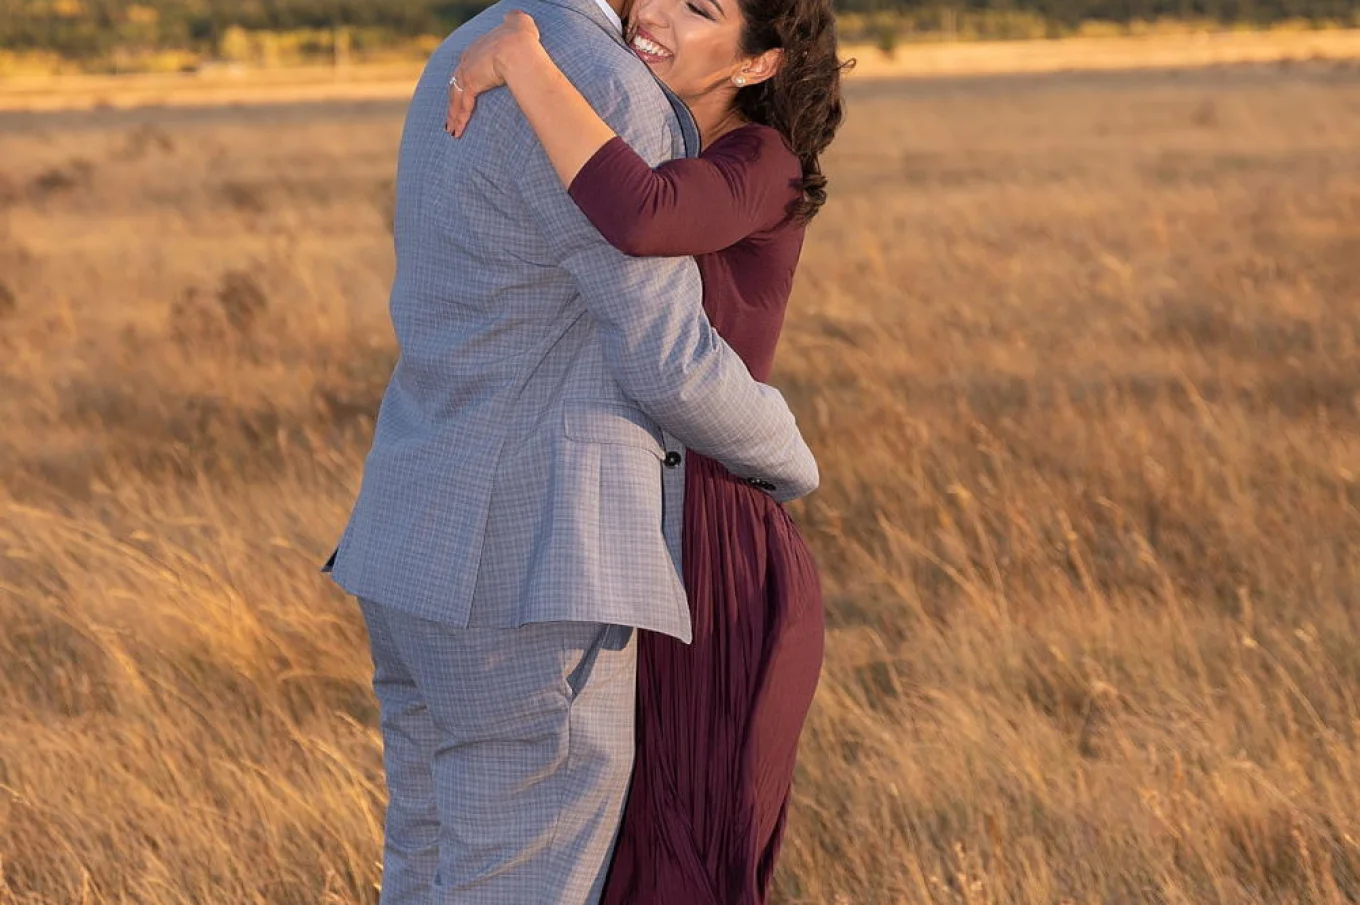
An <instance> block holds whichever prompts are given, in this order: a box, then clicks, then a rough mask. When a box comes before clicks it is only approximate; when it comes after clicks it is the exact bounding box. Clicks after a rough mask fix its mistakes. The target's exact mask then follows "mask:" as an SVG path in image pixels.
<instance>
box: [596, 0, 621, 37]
mask: <svg viewBox="0 0 1360 905" xmlns="http://www.w3.org/2000/svg"><path fill="white" fill-rule="evenodd" d="M595 2H596V3H598V4H600V9H602V10H604V14H605V15H606V16H608V17H609V21H610V22H613V23H614V27H615V28H617V29H618V30H619V34H623V20H622V19H620V18H619V14H618V13H616V12H614V7H612V6H610V5H609V3H608V2H607V0H595Z"/></svg>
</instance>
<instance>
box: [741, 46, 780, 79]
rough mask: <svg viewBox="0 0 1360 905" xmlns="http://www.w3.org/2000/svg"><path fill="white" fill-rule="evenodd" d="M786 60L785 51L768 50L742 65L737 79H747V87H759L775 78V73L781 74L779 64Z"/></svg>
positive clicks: (776, 48)
mask: <svg viewBox="0 0 1360 905" xmlns="http://www.w3.org/2000/svg"><path fill="white" fill-rule="evenodd" d="M783 59H784V51H783V50H780V49H779V48H778V47H775V48H773V49H771V50H767V51H765V52H764V53H762V54H761V55H760V56H758V57H752V58H751V59H749V60H747V61H746V62H745V63H743V64H742V65H741V68H740V69H739V70H738V71H737V77H738V78H741V79H745V82H744V84H746V85H759V84H760V83H761V82H767V81H769V80H770V79H772V78H774V76H775V73H777V72H779V64H780V63H781V62H782V61H783Z"/></svg>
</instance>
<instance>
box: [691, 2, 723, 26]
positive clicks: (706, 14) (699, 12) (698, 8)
mask: <svg viewBox="0 0 1360 905" xmlns="http://www.w3.org/2000/svg"><path fill="white" fill-rule="evenodd" d="M685 5H686V6H688V7H689V11H690V12H692V13H695V14H696V15H700V16H703V17H704V18H705V19H707V20H708V21H710V22H716V21H717V20H716V19H714V18H713V14H712V13H710V12H709V11H708V10H706V9H704V8H703V7H701V6H699V5H697V4H694V3H686V4H685Z"/></svg>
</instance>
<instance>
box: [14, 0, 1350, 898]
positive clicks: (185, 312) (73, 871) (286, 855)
mask: <svg viewBox="0 0 1360 905" xmlns="http://www.w3.org/2000/svg"><path fill="white" fill-rule="evenodd" d="M19 5H20V6H21V7H23V6H26V7H28V8H29V9H30V12H31V11H32V9H33V8H36V6H37V5H38V4H35V3H32V2H28V3H26V4H24V3H21V4H19ZM1201 5H1202V4H1197V3H1191V2H1188V0H1187V3H1186V4H1185V6H1186V7H1187V9H1189V8H1191V7H1193V9H1190V11H1191V12H1195V11H1196V10H1198V9H1199V7H1200V6H1201ZM44 6H45V8H46V9H47V10H48V12H53V11H55V12H61V10H63V9H66V10H67V11H68V12H69V11H70V9H77V8H83V6H82V4H80V3H74V5H72V2H67V0H53V2H50V3H46V4H45V5H44ZM209 6H211V4H209ZM1265 6H1266V4H1264V3H1261V4H1260V6H1259V7H1257V8H1258V9H1260V8H1264V7H1265ZM1294 6H1295V7H1297V6H1299V4H1297V3H1295V4H1294ZM1331 6H1332V7H1335V9H1336V10H1338V11H1339V13H1344V14H1348V15H1350V14H1353V6H1352V4H1350V3H1341V2H1335V3H1332V4H1331ZM147 8H148V9H150V8H151V7H147ZM213 8H217V7H213ZM242 8H243V9H244V8H249V6H248V5H243V6H242ZM15 9H16V7H15V3H14V0H8V5H7V6H0V10H4V11H5V12H4V14H3V15H0V36H4V37H3V41H5V42H8V43H7V44H6V43H0V51H5V52H9V53H10V56H11V58H12V59H17V58H18V57H20V56H23V57H24V58H25V59H27V60H29V61H30V62H32V59H33V58H35V57H36V56H40V55H41V54H47V55H49V56H48V61H49V63H51V62H52V61H57V64H56V65H55V66H49V67H48V70H49V71H50V70H51V69H53V68H56V69H62V68H63V67H65V68H66V69H68V70H70V69H86V70H90V71H91V74H87V75H83V76H69V75H68V76H66V77H65V78H62V79H54V78H53V77H52V76H51V75H42V74H30V75H29V76H25V77H23V78H20V77H19V76H8V77H5V78H3V79H0V107H9V108H11V112H0V903H3V905H38V903H43V905H47V903H152V905H169V903H186V905H188V903H213V905H216V903H222V905H237V903H259V905H303V903H334V905H352V903H373V902H374V901H375V900H376V893H375V884H376V883H377V881H378V865H377V861H378V858H379V845H380V818H381V809H382V800H383V789H382V782H381V772H380V763H379V753H380V751H379V739H378V735H377V731H376V728H375V712H374V705H373V701H372V698H371V695H370V692H369V689H368V671H369V666H368V662H367V655H366V648H365V639H364V636H363V629H362V625H361V623H360V620H359V618H358V615H357V612H356V610H355V608H354V606H353V605H352V604H351V603H350V602H349V601H348V600H346V599H345V598H344V597H343V596H342V595H341V594H340V593H338V592H337V591H336V590H335V589H334V588H333V587H331V586H330V585H329V584H328V583H327V582H326V581H324V580H323V579H322V578H321V577H320V576H318V575H317V574H316V568H317V566H318V564H319V562H320V561H321V559H322V558H323V557H324V555H325V554H326V552H328V550H329V548H330V545H331V543H332V542H333V541H334V539H335V538H336V536H337V534H338V532H339V530H340V528H341V526H342V524H343V520H344V518H345V516H346V514H347V511H348V506H349V504H350V502H351V500H352V495H353V493H354V490H355V488H356V486H357V479H358V477H359V473H360V464H361V459H362V456H363V454H364V452H365V450H366V446H367V442H368V438H369V436H370V431H371V429H372V424H373V415H374V413H375V411H376V406H377V402H378V399H379V395H380V393H381V391H382V388H383V385H384V383H385V381H386V378H387V376H388V373H389V369H390V367H391V365H392V361H393V356H394V349H393V342H392V338H391V333H390V329H389V326H388V323H387V319H386V311H385V302H386V293H387V288H388V281H389V278H390V276H391V269H392V252H391V237H390V233H389V222H390V217H391V205H392V176H393V167H394V160H395V147H396V142H397V138H398V132H399V128H400V119H401V115H402V103H401V95H402V94H403V93H404V92H406V91H408V90H409V80H408V79H409V76H410V74H411V72H412V71H413V70H411V69H410V64H409V63H402V62H400V61H398V63H394V64H389V65H391V66H398V65H400V66H406V67H407V68H406V69H393V68H388V69H382V70H381V71H382V72H383V75H382V76H381V77H377V76H372V77H370V75H371V73H372V72H374V71H376V70H375V69H374V68H373V67H377V66H378V64H377V63H374V62H372V61H370V62H369V63H362V64H361V63H358V62H348V63H346V64H345V66H347V67H350V68H348V69H346V70H345V74H344V75H340V74H338V70H335V69H334V68H332V69H320V70H315V71H311V70H302V69H296V70H287V71H283V70H282V69H280V70H278V71H275V70H267V71H264V72H260V71H258V70H257V69H255V68H253V67H247V68H243V69H230V70H229V71H228V73H227V74H226V75H222V74H221V73H220V72H217V71H216V70H215V69H214V67H213V66H212V65H207V64H206V63H202V62H201V61H200V62H193V61H190V62H193V65H194V67H196V68H195V71H194V72H191V73H182V74H171V75H165V76H163V77H162V76H154V74H153V75H145V76H141V75H138V76H127V75H124V76H114V75H109V74H108V71H109V70H108V69H107V68H104V69H102V70H101V66H102V65H103V64H102V63H100V62H99V61H101V60H104V61H108V60H111V59H113V58H114V56H116V54H115V53H114V51H112V50H109V49H108V48H103V49H100V48H94V50H92V51H91V55H90V56H88V57H82V56H81V55H80V54H79V53H76V52H74V51H69V52H68V51H64V50H62V48H60V47H48V48H46V49H40V50H35V49H34V47H33V46H31V45H32V42H30V44H29V45H23V44H22V43H21V42H20V41H19V40H18V39H16V38H15V37H14V34H15V32H14V31H13V28H14V23H15V22H17V21H19V19H20V18H21V17H20V16H19V15H18V14H17V13H16V12H15ZM941 9H943V10H945V11H946V12H944V13H941V15H945V16H946V19H947V18H948V16H950V15H952V16H954V22H955V24H954V26H953V28H954V29H955V30H956V33H955V35H954V37H960V36H961V35H959V34H958V33H957V32H958V31H961V30H962V26H961V25H959V24H958V23H959V22H967V21H974V22H980V21H984V20H986V16H985V15H984V14H990V13H988V11H987V10H981V11H978V10H973V11H972V12H969V11H968V10H967V9H965V10H963V12H962V13H961V12H959V8H957V7H943V8H941ZM949 9H953V10H954V12H953V13H948V12H947V11H948V10H949ZM1010 9H1011V12H1012V13H1015V14H1016V15H1019V13H1018V12H1015V11H1016V10H1020V11H1021V12H1024V11H1025V10H1029V9H1030V7H1029V6H1028V5H1023V4H1022V5H1017V6H1015V7H1012V8H1010ZM22 11H23V10H20V12H22ZM85 12H87V13H88V12H89V10H88V9H86V10H85ZM992 12H995V11H992ZM1003 12H1004V10H1003ZM964 13H966V14H967V15H964ZM1025 14H1026V15H1036V16H1040V18H1039V20H1038V21H1041V22H1043V23H1045V25H1044V29H1043V31H1044V33H1050V32H1052V33H1063V34H1065V33H1067V31H1065V29H1069V26H1067V25H1063V21H1064V20H1062V19H1060V18H1044V17H1043V16H1042V15H1041V14H1040V13H1036V12H1033V11H1032V10H1031V11H1030V12H1026V13H1025ZM140 15H143V17H144V18H145V17H146V15H147V14H145V13H143V14H140ZM922 15H925V14H924V13H922ZM998 15H999V13H998ZM54 16H55V13H54ZM967 16H974V17H975V18H974V19H968V18H967ZM1125 18H1127V17H1125ZM59 19H60V17H59V16H57V17H55V18H54V17H51V16H50V17H49V19H48V20H45V21H50V22H55V21H58V20H59ZM61 21H65V20H61ZM127 21H128V22H131V21H132V20H131V19H128V20H127ZM155 21H163V18H162V19H157V20H155ZM894 21H896V20H894ZM986 21H999V20H986ZM125 24H126V23H125ZM134 24H135V23H134ZM144 24H145V23H144ZM260 24H262V23H251V22H246V23H244V25H242V26H241V28H242V29H246V28H249V27H254V26H256V25H260ZM263 24H268V23H263ZM275 24H278V23H275ZM313 24H315V23H313ZM852 24H853V23H852ZM1313 24H1317V25H1319V26H1321V25H1324V24H1326V23H1325V22H1323V21H1321V20H1318V21H1317V22H1315V23H1313ZM52 27H53V28H55V26H52ZM129 27H130V26H129ZM922 27H924V26H922ZM1215 27H1216V28H1217V27H1218V26H1215ZM894 28H896V26H894ZM1076 28H1077V26H1071V27H1070V30H1076ZM1086 28H1087V32H1088V34H1087V35H1086V37H1077V38H1072V39H1069V40H1043V41H1036V42H1032V43H1016V44H992V43H985V44H962V45H961V44H957V43H945V42H942V41H935V42H934V43H930V44H927V43H926V40H927V36H926V35H924V34H922V33H919V32H912V31H910V30H909V29H908V28H906V26H903V27H902V30H901V35H902V37H903V39H904V41H903V44H902V46H899V47H893V48H891V49H892V50H893V54H894V56H893V57H892V58H889V55H888V52H887V49H885V48H882V47H879V48H877V49H876V48H874V47H868V48H861V49H860V50H858V51H857V53H859V54H860V55H861V56H862V57H863V58H864V61H865V63H864V66H863V67H862V70H863V71H862V74H861V75H860V76H858V77H855V78H854V79H852V81H851V83H850V86H849V95H850V120H849V123H848V125H847V126H846V128H845V131H844V133H843V137H842V138H841V140H840V141H839V142H838V144H837V146H836V148H835V150H834V152H833V153H832V155H831V156H830V160H829V170H830V173H831V193H832V199H833V200H832V202H831V204H830V205H828V207H827V208H826V211H825V213H824V214H823V215H822V216H821V218H819V220H818V221H817V222H816V224H815V225H814V227H813V229H812V232H811V235H810V239H809V244H808V247H807V250H806V254H805V258H804V264H803V268H802V273H801V276H800V279H799V282H798V288H797V292H796V295H795V299H794V302H793V309H792V313H791V317H790V321H789V324H788V329H787V333H786V338H785V341H784V345H783V349H782V352H781V357H780V364H779V369H778V374H777V377H776V382H777V383H778V384H779V386H780V387H782V388H783V389H784V390H785V391H786V392H787V394H788V395H789V397H790V399H791V401H792V403H793V405H794V407H795V409H796V410H797V412H798V414H799V416H800V420H801V422H802V424H803V426H804V429H805V430H806V432H807V434H808V437H809V439H810V441H811V443H812V445H813V447H814V448H815V450H816V452H817V453H818V455H819V457H820V460H821V463H822V470H823V475H824V488H823V490H822V491H821V492H820V493H819V494H817V495H816V496H815V497H814V498H812V499H811V500H810V501H808V502H806V503H804V504H800V505H798V506H797V507H795V509H796V514H797V517H798V519H799V521H800V522H801V523H802V525H803V526H804V527H805V529H806V530H807V532H808V534H809V535H810V537H811V539H812V541H813V543H814V545H815V547H816V552H817V554H818V557H819V560H820V562H821V565H822V567H823V570H824V573H825V587H826V592H827V599H828V604H829V626H828V628H829V647H828V654H827V663H826V672H825V676H824V680H823V683H822V687H821V689H820V693H819V696H818V699H817V703H816V706H815V708H814V712H813V714H812V718H811V721H810V723H809V726H808V729H807V732H806V734H805V737H804V739H805V741H804V748H803V757H802V763H801V767H800V771H799V774H798V779H797V785H796V803H795V807H794V809H793V814H792V822H791V830H790V833H789V837H788V840H787V843H786V848H785V855H784V859H783V864H782V868H781V872H780V874H779V880H778V889H779V892H778V902H780V903H783V905H795V903H797V905H896V903H931V905H946V903H947V905H983V903H989V905H990V903H994V905H1008V903H1019V905H1064V903H1071V905H1077V903H1102V905H1131V903H1149V905H1151V903H1165V905H1203V903H1216V905H1217V903H1221V905H1252V903H1280V905H1285V903H1326V905H1342V903H1352V902H1357V901H1360V748H1358V747H1357V739H1358V738H1360V643H1358V641H1360V611H1358V610H1357V604H1358V603H1360V601H1358V600H1357V597H1358V596H1360V594H1358V589H1360V549H1358V548H1357V543H1358V542H1360V511H1358V510H1357V506H1360V433H1358V432H1357V428H1358V427H1360V50H1355V51H1354V52H1352V51H1350V50H1347V48H1360V40H1357V37H1356V35H1355V33H1354V32H1346V31H1326V30H1322V29H1321V28H1320V27H1319V29H1318V30H1307V31H1297V30H1296V31H1292V32H1290V31H1286V32H1279V31H1272V32H1260V31H1252V32H1245V33H1237V34H1225V33H1222V32H1213V33H1209V32H1196V31H1194V30H1193V29H1188V30H1185V31H1183V32H1181V31H1177V30H1176V29H1174V28H1172V27H1171V26H1169V25H1165V23H1164V30H1165V31H1166V32H1167V33H1166V34H1150V33H1147V32H1149V30H1153V31H1155V29H1152V27H1151V26H1146V27H1142V26H1136V25H1135V26H1129V25H1121V24H1117V23H1116V24H1114V25H1111V24H1110V23H1108V22H1107V23H1104V24H1103V25H1101V24H1098V25H1088V26H1086ZM1102 28H1104V29H1107V30H1112V31H1124V32H1135V33H1134V34H1129V35H1126V36H1123V37H1119V36H1110V37H1100V36H1099V35H1092V34H1090V33H1089V32H1092V31H1097V32H1098V31H1099V30H1100V29H1102ZM6 29H11V30H10V31H6ZM96 33H98V30H97V29H96ZM241 34H244V35H245V36H246V38H247V39H248V40H247V44H250V43H251V42H255V43H259V42H265V43H268V41H270V40H274V41H282V40H283V39H282V38H280V37H277V36H276V37H274V38H268V37H266V34H265V33H262V32H260V33H257V32H251V31H246V30H243V31H242V32H241ZM893 34H894V35H897V34H898V32H897V31H894V32H893ZM192 37H193V36H192V35H190V38H192ZM880 37H881V36H880ZM936 37H938V36H936ZM945 37H948V35H945ZM984 37H985V35H984ZM907 38H911V40H907ZM211 40H212V35H203V36H201V39H200V40H199V43H198V44H194V43H193V41H192V40H190V41H188V42H186V45H185V46H186V47H188V48H189V50H186V51H184V52H186V53H197V54H205V55H211V54H213V53H215V51H214V50H213V49H212V45H211ZM318 41H320V38H318ZM885 41H886V39H883V40H882V41H880V42H879V43H880V44H882V43H884V42H885ZM146 43H147V47H150V46H151V44H152V42H151V41H150V39H149V38H148V39H147V42H146ZM110 46H115V45H110ZM117 46H123V50H122V51H119V52H120V53H122V54H123V57H122V59H123V61H124V65H129V64H128V63H127V61H128V60H133V59H134V57H135V56H136V46H137V45H135V44H127V45H117ZM195 47H197V48H198V49H197V50H194V49H193V48H195ZM1242 47H1250V48H1255V49H1254V50H1252V51H1251V52H1250V53H1247V52H1245V51H1243V52H1240V53H1238V52H1237V51H1232V50H1231V49H1232V48H1238V49H1239V50H1240V48H1242ZM1205 48H1210V50H1211V51H1212V54H1211V56H1212V55H1217V56H1212V58H1206V57H1205V53H1206V50H1205ZM1223 48H1228V49H1229V50H1226V51H1225V50H1224V49H1223ZM1263 48H1264V49H1263ZM331 49H332V51H333V50H334V47H332V48H331ZM21 51H22V53H21ZM1229 51H1231V52H1232V53H1236V54H1237V56H1236V57H1235V58H1238V59H1254V60H1257V61H1258V62H1255V63H1242V64H1236V65H1226V64H1222V63H1219V64H1217V65H1210V66H1202V65H1193V66H1191V65H1180V66H1179V68H1178V62H1177V61H1179V64H1200V63H1206V62H1213V59H1223V58H1224V57H1223V54H1229ZM147 52H148V53H150V50H148V51H147ZM156 52H157V53H160V52H169V51H165V50H158V51H156ZM100 54H104V55H103V56H100ZM1252 54H1255V56H1253V55H1252ZM1229 55H1231V54H1229ZM195 60H198V58H197V57H195ZM1262 60H1271V61H1270V62H1261V61H1262ZM1148 61H1156V67H1154V68H1149V66H1148V65H1147V64H1148ZM303 62H305V61H303ZM1115 64H1119V65H1120V66H1124V67H1125V68H1110V67H1111V66H1113V65H1115ZM186 65H188V64H187V63H186ZM214 65H216V64H214ZM331 65H332V67H334V61H333V60H332V61H331ZM1091 67H1102V68H1104V69H1105V70H1106V71H1091ZM1056 68H1067V69H1069V71H1065V72H1048V73H1044V72H1037V71H1030V72H1028V73H1027V74H1013V73H1011V74H1008V70H1018V69H1025V70H1041V69H1056ZM200 70H201V71H200ZM926 71H931V72H937V73H938V72H953V73H956V74H954V75H949V76H940V75H936V76H934V77H929V78H926V77H921V74H922V73H923V72H926ZM969 71H973V72H989V73H991V74H988V75H971V76H969V75H965V74H961V73H966V72H969ZM214 73H216V74H214ZM271 73H272V74H271ZM366 73H367V74H366ZM158 78H159V79H161V80H160V81H157V80H156V79H158ZM72 79H74V81H72ZM82 79H83V81H82ZM148 79H149V80H150V81H147V80H148ZM393 84H395V85H396V87H395V88H392V87H391V85H393ZM205 85H206V86H207V87H204V86H205ZM374 85H383V86H386V87H382V88H381V89H378V88H374V87H373V86H374ZM318 86H321V87H318ZM138 91H141V92H143V94H141V95H138V94H137V92H138ZM199 91H201V92H203V93H202V94H195V93H194V92H199ZM366 91H369V92H370V93H369V94H366V93H365V92H366ZM371 95H377V96H371ZM346 98H348V99H346ZM150 99H160V100H162V101H163V102H164V104H163V105H162V106H157V107H144V106H137V104H139V103H144V102H146V101H147V100H150ZM222 101H232V102H233V103H232V105H226V106H224V105H222V103H221V102H222ZM246 101H251V102H250V103H246ZM303 101H306V102H303ZM267 102H269V103H267ZM26 107H41V108H44V109H47V110H48V112H13V110H14V109H15V108H26ZM123 107H126V108H127V109H121V108H123ZM60 108H69V109H65V110H64V111H63V110H62V109H60Z"/></svg>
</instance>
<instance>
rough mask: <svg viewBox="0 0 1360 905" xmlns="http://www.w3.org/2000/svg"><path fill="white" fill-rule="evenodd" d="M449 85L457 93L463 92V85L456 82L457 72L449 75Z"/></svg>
mask: <svg viewBox="0 0 1360 905" xmlns="http://www.w3.org/2000/svg"><path fill="white" fill-rule="evenodd" d="M449 87H450V88H452V89H453V90H454V91H457V92H458V93H459V94H462V93H463V86H462V85H460V84H458V74H457V73H454V74H453V75H452V76H450V77H449Z"/></svg>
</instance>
